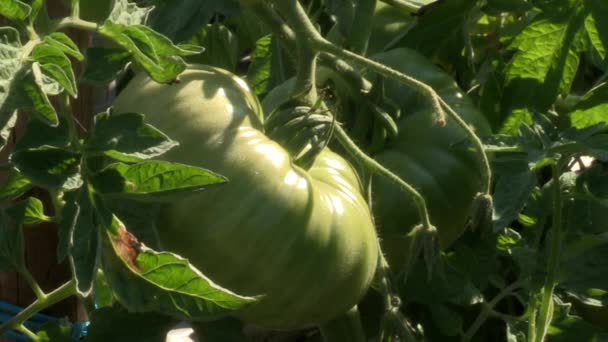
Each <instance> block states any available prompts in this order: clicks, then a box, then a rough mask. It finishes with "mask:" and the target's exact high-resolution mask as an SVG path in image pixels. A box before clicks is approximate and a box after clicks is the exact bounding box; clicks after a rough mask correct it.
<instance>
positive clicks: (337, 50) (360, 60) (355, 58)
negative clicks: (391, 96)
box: [311, 34, 445, 125]
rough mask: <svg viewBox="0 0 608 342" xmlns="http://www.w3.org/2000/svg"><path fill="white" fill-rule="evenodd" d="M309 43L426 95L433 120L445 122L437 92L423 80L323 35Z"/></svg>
mask: <svg viewBox="0 0 608 342" xmlns="http://www.w3.org/2000/svg"><path fill="white" fill-rule="evenodd" d="M317 35H318V34H317ZM311 43H312V44H313V47H314V48H315V49H317V50H319V51H323V52H327V53H330V54H332V55H334V56H336V57H338V58H342V59H344V60H347V61H350V62H353V63H356V64H359V65H361V66H363V67H366V68H369V69H370V70H372V71H374V72H375V73H377V74H380V75H382V76H384V77H388V78H390V79H394V80H396V81H398V82H401V83H403V84H406V85H408V86H410V87H412V88H414V89H415V90H416V91H418V92H421V93H423V94H425V95H427V96H428V97H429V98H430V99H431V106H432V107H433V111H434V112H435V115H436V117H435V121H436V122H437V123H438V124H440V125H442V124H445V112H444V110H443V108H442V106H441V98H440V97H439V96H438V95H437V93H436V92H435V90H433V88H432V87H431V86H429V85H427V84H426V83H424V82H421V81H418V80H417V79H415V78H413V77H411V76H408V75H405V74H403V73H401V72H399V71H397V70H395V69H392V68H389V67H387V66H386V65H384V64H382V63H378V62H375V61H373V60H371V59H368V58H365V57H363V56H360V55H358V54H356V53H353V52H350V51H348V50H344V49H342V48H341V47H339V46H336V45H334V44H333V43H331V42H329V41H327V40H326V39H324V38H323V37H319V38H316V39H312V40H311Z"/></svg>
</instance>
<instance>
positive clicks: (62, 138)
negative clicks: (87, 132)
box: [13, 116, 70, 152]
mask: <svg viewBox="0 0 608 342" xmlns="http://www.w3.org/2000/svg"><path fill="white" fill-rule="evenodd" d="M69 144H70V129H69V124H68V122H67V118H66V117H65V116H60V117H59V123H58V125H57V126H55V127H52V126H49V125H47V124H45V123H43V122H41V121H39V120H30V121H29V122H28V123H27V126H26V127H25V133H24V134H23V135H22V136H21V138H20V139H19V140H17V143H16V144H15V147H14V149H13V152H15V151H22V150H27V149H30V148H38V147H42V146H44V145H46V146H53V147H68V145H69Z"/></svg>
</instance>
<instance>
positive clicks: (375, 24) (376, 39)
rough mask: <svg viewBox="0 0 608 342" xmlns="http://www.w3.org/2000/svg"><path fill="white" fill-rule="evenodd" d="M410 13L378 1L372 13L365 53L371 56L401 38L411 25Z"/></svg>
mask: <svg viewBox="0 0 608 342" xmlns="http://www.w3.org/2000/svg"><path fill="white" fill-rule="evenodd" d="M413 19H414V17H413V16H412V13H410V12H407V11H405V10H401V9H398V8H395V7H393V6H391V5H387V4H385V3H383V2H380V1H378V3H377V4H376V10H375V11H374V19H373V21H372V30H371V35H370V38H369V45H368V48H367V53H368V54H370V55H373V54H375V53H378V52H380V51H384V48H385V47H386V46H387V45H389V44H390V43H392V42H393V40H395V39H399V38H400V37H402V36H403V35H404V34H405V32H406V31H407V30H408V26H410V25H411V23H412V21H413Z"/></svg>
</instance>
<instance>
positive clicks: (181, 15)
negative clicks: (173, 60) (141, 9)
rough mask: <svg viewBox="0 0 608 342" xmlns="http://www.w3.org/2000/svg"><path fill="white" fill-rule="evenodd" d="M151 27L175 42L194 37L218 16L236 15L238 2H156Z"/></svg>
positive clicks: (163, 0)
mask: <svg viewBox="0 0 608 342" xmlns="http://www.w3.org/2000/svg"><path fill="white" fill-rule="evenodd" d="M152 3H153V4H154V6H155V10H154V11H153V12H152V14H151V16H150V20H149V25H150V26H151V27H152V28H153V29H154V30H156V31H158V32H160V33H162V34H164V35H166V36H167V37H169V38H171V39H172V40H173V41H176V42H181V41H184V40H186V39H188V38H190V37H192V36H193V35H194V34H195V33H196V32H197V31H199V30H200V29H201V28H202V27H203V26H205V25H206V24H207V23H209V21H210V20H211V18H213V16H214V15H216V14H236V13H237V12H238V10H239V3H238V1H236V0H207V1H198V0H156V1H153V2H152Z"/></svg>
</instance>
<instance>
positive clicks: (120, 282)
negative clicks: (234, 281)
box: [102, 217, 257, 319]
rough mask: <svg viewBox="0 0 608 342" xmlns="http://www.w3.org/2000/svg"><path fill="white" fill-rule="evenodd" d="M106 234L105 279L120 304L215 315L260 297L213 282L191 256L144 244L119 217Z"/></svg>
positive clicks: (177, 313)
mask: <svg viewBox="0 0 608 342" xmlns="http://www.w3.org/2000/svg"><path fill="white" fill-rule="evenodd" d="M103 235H104V237H103V249H102V258H103V265H104V273H105V276H106V279H107V281H108V284H109V285H110V287H111V288H112V289H113V290H114V293H115V294H116V296H117V298H118V300H119V301H120V302H121V304H122V305H123V306H125V307H126V308H127V309H128V310H129V311H131V312H143V311H154V312H159V313H163V314H169V315H171V316H175V317H180V318H195V319H212V318H219V317H222V316H225V315H227V314H229V313H230V312H231V311H233V310H238V309H243V308H244V307H246V306H248V305H250V304H252V303H254V302H255V301H256V300H257V299H256V298H254V297H243V296H239V295H238V294H235V293H233V292H231V291H229V290H227V289H223V288H221V287H220V286H218V285H216V284H214V283H213V282H212V281H211V280H210V279H208V278H207V277H205V276H204V275H203V274H202V273H201V272H200V271H199V270H197V269H196V268H194V267H193V266H192V265H191V264H190V263H189V262H188V260H186V259H183V258H181V257H179V256H177V255H175V254H172V253H168V252H156V251H154V250H152V249H149V248H148V247H146V246H145V245H142V244H140V243H139V241H138V240H137V238H135V236H134V235H132V234H131V233H129V231H127V229H126V228H125V226H124V225H123V224H122V222H120V221H119V220H118V219H117V218H116V217H113V218H112V222H111V227H106V233H105V234H103Z"/></svg>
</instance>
